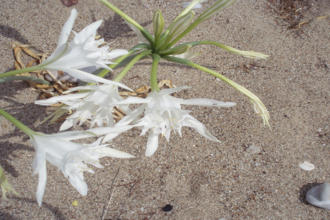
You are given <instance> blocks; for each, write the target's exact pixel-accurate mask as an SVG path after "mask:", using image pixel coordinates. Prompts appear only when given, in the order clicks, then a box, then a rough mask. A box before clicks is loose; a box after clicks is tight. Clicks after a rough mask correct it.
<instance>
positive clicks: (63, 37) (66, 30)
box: [57, 9, 78, 48]
mask: <svg viewBox="0 0 330 220" xmlns="http://www.w3.org/2000/svg"><path fill="white" fill-rule="evenodd" d="M77 15H78V12H77V10H76V9H72V10H71V15H70V17H69V19H68V20H67V21H66V22H65V24H64V26H63V28H62V31H61V34H60V37H59V39H58V43H57V48H59V47H60V46H62V45H63V44H65V43H66V42H67V41H68V38H69V36H70V33H71V30H72V27H73V24H74V21H75V20H76V18H77Z"/></svg>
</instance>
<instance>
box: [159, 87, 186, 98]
mask: <svg viewBox="0 0 330 220" xmlns="http://www.w3.org/2000/svg"><path fill="white" fill-rule="evenodd" d="M189 88H190V87H188V86H180V87H177V88H172V89H162V90H161V91H160V92H159V95H161V96H163V95H169V94H172V93H175V92H177V91H180V90H183V89H189Z"/></svg>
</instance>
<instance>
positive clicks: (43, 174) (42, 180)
mask: <svg viewBox="0 0 330 220" xmlns="http://www.w3.org/2000/svg"><path fill="white" fill-rule="evenodd" d="M38 177H39V181H38V189H37V201H38V204H39V206H41V203H42V197H43V196H44V193H45V188H46V182H47V171H46V161H44V162H43V164H42V166H41V169H40V170H39V173H38Z"/></svg>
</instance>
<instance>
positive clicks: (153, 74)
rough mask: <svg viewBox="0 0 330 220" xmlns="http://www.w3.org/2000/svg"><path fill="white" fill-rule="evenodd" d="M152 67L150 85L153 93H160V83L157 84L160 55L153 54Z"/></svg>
mask: <svg viewBox="0 0 330 220" xmlns="http://www.w3.org/2000/svg"><path fill="white" fill-rule="evenodd" d="M152 60H153V61H152V66H151V74H150V84H151V91H152V92H159V91H160V90H159V87H158V82H157V68H158V63H159V60H160V56H159V55H158V54H155V53H154V54H152Z"/></svg>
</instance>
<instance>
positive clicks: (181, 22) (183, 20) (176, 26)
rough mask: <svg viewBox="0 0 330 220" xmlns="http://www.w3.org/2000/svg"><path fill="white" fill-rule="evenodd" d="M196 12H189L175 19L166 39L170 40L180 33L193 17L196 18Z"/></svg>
mask: <svg viewBox="0 0 330 220" xmlns="http://www.w3.org/2000/svg"><path fill="white" fill-rule="evenodd" d="M194 16H195V13H194V12H192V11H191V12H189V13H187V14H185V15H183V16H182V17H180V18H178V19H177V20H176V21H174V23H173V26H172V27H171V29H170V31H169V34H168V37H167V39H166V41H168V42H169V41H170V40H171V39H173V38H174V37H175V36H176V35H178V34H180V33H181V32H182V31H183V30H184V29H186V27H188V25H189V24H190V23H191V21H192V19H193V18H194Z"/></svg>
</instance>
